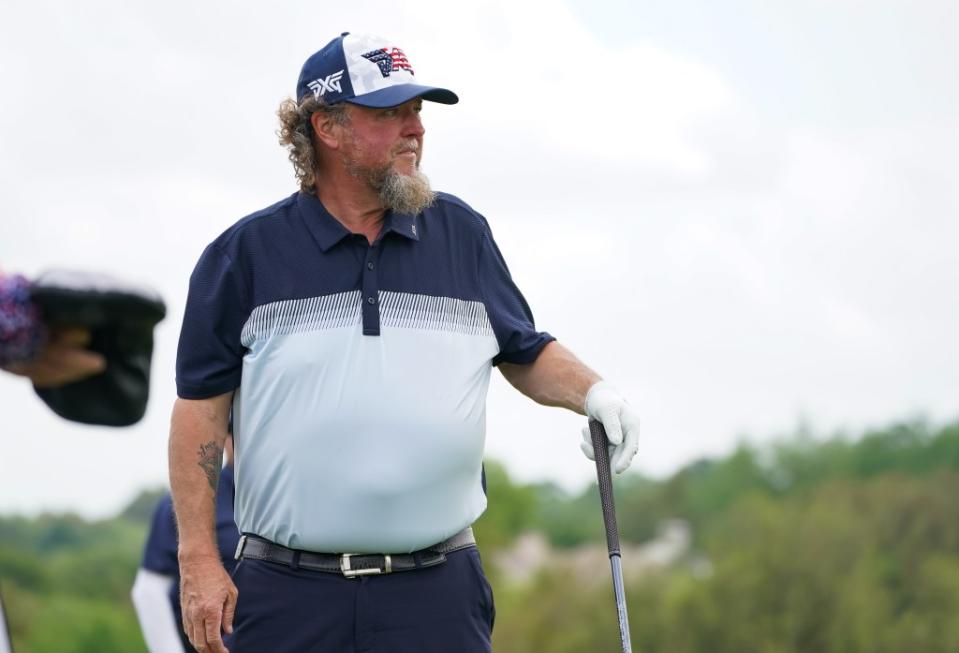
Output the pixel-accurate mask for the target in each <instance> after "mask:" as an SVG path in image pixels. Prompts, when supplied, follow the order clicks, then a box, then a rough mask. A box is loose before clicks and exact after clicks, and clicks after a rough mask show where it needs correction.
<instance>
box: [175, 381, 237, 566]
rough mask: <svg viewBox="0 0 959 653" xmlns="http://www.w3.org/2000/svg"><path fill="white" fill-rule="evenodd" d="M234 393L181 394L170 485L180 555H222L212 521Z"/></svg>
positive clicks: (181, 556) (177, 410)
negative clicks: (189, 396) (185, 396)
mask: <svg viewBox="0 0 959 653" xmlns="http://www.w3.org/2000/svg"><path fill="white" fill-rule="evenodd" d="M229 402H230V395H221V396H220V397H215V398H213V399H205V400H200V401H191V400H185V399H177V401H176V403H175V404H174V407H173V418H172V420H171V425H170V490H171V492H172V494H173V506H174V510H175V512H176V516H177V529H178V531H179V539H180V558H181V560H183V559H184V557H186V558H195V557H207V556H213V557H216V558H219V553H218V551H217V545H216V535H215V532H216V529H215V523H214V515H215V506H216V486H217V483H218V481H219V477H220V468H221V465H222V460H223V446H224V442H225V440H226V435H227V422H228V415H229Z"/></svg>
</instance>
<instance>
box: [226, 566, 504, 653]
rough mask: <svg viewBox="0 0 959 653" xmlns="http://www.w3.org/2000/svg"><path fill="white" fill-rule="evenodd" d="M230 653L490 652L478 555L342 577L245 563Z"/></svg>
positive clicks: (489, 617) (238, 580) (491, 610)
mask: <svg viewBox="0 0 959 653" xmlns="http://www.w3.org/2000/svg"><path fill="white" fill-rule="evenodd" d="M233 582H234V583H235V584H236V587H237V590H238V591H239V601H238V604H237V611H236V617H235V619H234V625H233V628H234V630H233V634H232V635H231V636H230V637H228V638H227V639H226V645H227V648H228V649H230V653H264V652H266V651H269V652H270V653H489V652H490V651H492V644H491V642H490V635H491V633H492V630H493V620H494V617H495V614H496V612H495V607H494V605H493V592H492V589H491V588H490V585H489V582H488V581H487V580H486V575H485V573H484V572H483V566H482V563H481V562H480V556H479V551H477V549H476V547H469V548H466V549H461V550H459V551H454V552H452V553H448V554H446V562H445V563H443V564H440V565H437V566H435V567H427V568H425V569H416V570H413V571H403V572H396V573H392V574H383V575H377V576H360V577H357V578H344V577H343V576H341V575H339V574H330V573H324V572H319V571H309V570H305V569H296V570H294V569H292V568H290V567H287V566H285V565H280V564H276V563H272V562H263V561H260V560H249V559H244V560H242V561H240V564H239V566H238V567H237V569H236V571H235V572H234V574H233Z"/></svg>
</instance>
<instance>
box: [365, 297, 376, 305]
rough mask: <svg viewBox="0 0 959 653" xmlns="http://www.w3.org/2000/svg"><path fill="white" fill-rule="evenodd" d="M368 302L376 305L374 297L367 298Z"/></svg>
mask: <svg viewBox="0 0 959 653" xmlns="http://www.w3.org/2000/svg"><path fill="white" fill-rule="evenodd" d="M366 301H367V302H369V303H370V304H375V303H376V300H375V299H373V298H372V297H367V299H366Z"/></svg>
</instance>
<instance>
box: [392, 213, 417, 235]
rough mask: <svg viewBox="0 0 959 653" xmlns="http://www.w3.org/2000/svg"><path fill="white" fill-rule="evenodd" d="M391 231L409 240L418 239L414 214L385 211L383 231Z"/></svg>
mask: <svg viewBox="0 0 959 653" xmlns="http://www.w3.org/2000/svg"><path fill="white" fill-rule="evenodd" d="M390 231H392V232H393V233H397V234H399V235H401V236H405V237H406V238H409V239H410V240H419V239H420V235H419V234H418V233H417V232H416V216H415V215H410V214H408V213H393V212H392V211H387V212H386V220H385V221H384V223H383V233H384V234H386V233H387V232H390Z"/></svg>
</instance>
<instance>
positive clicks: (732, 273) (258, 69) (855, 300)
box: [0, 0, 959, 516]
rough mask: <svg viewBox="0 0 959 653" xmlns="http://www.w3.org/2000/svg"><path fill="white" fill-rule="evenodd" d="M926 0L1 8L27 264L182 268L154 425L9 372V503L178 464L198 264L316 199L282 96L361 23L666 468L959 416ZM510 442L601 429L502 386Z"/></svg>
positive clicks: (25, 267) (540, 444) (949, 10)
mask: <svg viewBox="0 0 959 653" xmlns="http://www.w3.org/2000/svg"><path fill="white" fill-rule="evenodd" d="M957 6H959V5H956V4H955V3H953V2H947V1H941V2H933V1H922V0H911V1H909V0H901V1H899V0H896V1H890V0H872V1H870V2H865V1H861V0H809V1H807V2H802V3H798V2H785V1H784V0H782V1H779V2H770V1H768V0H766V1H762V0H730V1H728V2H724V3H714V2H708V1H707V0H674V1H673V2H669V3H636V2H631V1H627V0H622V1H620V2H615V1H607V2H595V1H590V0H577V1H575V2H545V1H540V0H534V1H531V2H515V3H514V2H507V1H506V0H503V1H490V2H472V3H468V5H465V4H464V3H453V2H441V1H439V0H437V1H435V2H433V1H426V2H404V3H382V2H359V1H356V0H351V2H348V3H346V2H344V3H316V2H313V3H306V2H278V3H274V4H273V5H272V6H271V7H270V8H269V9H265V7H266V5H265V4H263V3H242V2H200V3H192V2H190V3H188V2H184V1H182V0H171V1H169V2H164V3H157V2H151V3H142V2H119V1H117V2H97V1H86V2H83V3H75V2H69V1H66V0H63V1H59V2H44V1H36V2H30V3H4V5H3V7H2V9H0V60H2V61H3V65H2V68H0V76H2V77H0V79H2V85H3V86H2V88H3V102H2V103H0V197H2V201H3V212H2V214H0V266H2V267H3V269H4V270H5V271H6V272H22V273H25V274H28V275H32V274H36V273H37V272H39V271H41V270H43V269H45V268H49V267H73V268H83V269H96V270H103V271H107V272H111V273H114V274H117V275H120V276H123V277H124V278H130V279H134V280H140V281H143V282H146V283H149V284H151V285H153V286H155V287H156V288H157V289H158V290H159V291H160V292H161V293H162V294H163V295H164V297H165V298H166V301H167V304H168V317H167V319H166V321H164V322H163V323H162V324H161V325H160V327H159V328H158V330H157V334H156V335H157V341H156V351H155V357H154V362H153V365H154V367H153V388H152V398H151V401H150V406H149V410H148V413H147V417H146V418H145V419H144V420H143V422H142V423H141V424H139V425H137V426H136V427H133V428H130V429H123V430H111V429H103V428H91V427H83V426H78V425H72V424H68V423H66V422H63V421H61V420H59V419H58V418H56V417H55V416H54V415H53V414H52V413H51V412H49V411H48V410H47V409H46V408H45V406H44V405H43V404H42V403H41V402H40V401H39V400H38V399H36V398H35V397H34V396H33V393H32V390H31V389H30V387H29V385H28V384H27V383H26V382H24V381H22V380H20V379H15V378H13V377H10V376H8V375H3V377H2V378H0V512H26V513H33V512H36V511H38V510H41V509H55V510H66V509H70V510H77V511H79V512H81V513H82V514H84V515H87V516H104V515H108V514H111V513H112V512H114V511H115V510H117V509H118V508H119V507H120V506H121V505H123V504H124V503H125V502H126V501H128V500H129V499H130V498H131V497H132V496H133V495H134V494H135V493H136V492H137V490H138V489H139V488H141V487H144V486H156V485H161V484H164V483H165V482H166V438H167V425H168V420H169V413H170V407H171V405H172V402H173V400H174V397H175V387H174V383H173V366H174V357H175V350H176V342H177V336H178V332H179V327H180V321H181V319H182V313H183V305H184V301H185V294H186V288H187V281H188V277H189V274H190V272H191V270H192V268H193V265H194V263H195V262H196V259H197V257H198V256H199V254H200V252H201V251H202V249H203V247H204V246H205V245H206V244H207V243H208V242H209V241H210V240H211V239H213V238H214V237H215V236H216V235H218V234H219V233H220V232H221V231H223V230H224V229H225V228H226V227H228V226H229V225H230V224H232V223H233V222H234V221H236V220H237V219H239V218H240V217H242V216H244V215H246V214H248V213H251V212H253V211H254V210H257V209H259V208H262V207H264V206H267V205H269V204H272V203H273V202H275V201H276V200H278V199H280V198H281V197H284V196H286V195H288V194H290V193H291V192H293V191H294V190H295V188H296V186H295V182H294V179H293V175H292V169H291V167H290V165H289V163H288V162H287V161H286V158H285V153H284V151H283V150H282V149H281V148H280V147H279V146H278V145H277V143H276V137H275V135H274V130H275V129H276V119H275V110H276V106H277V104H278V103H279V101H280V100H281V99H282V98H284V97H286V96H288V95H291V94H292V93H293V91H294V87H295V82H296V79H297V76H298V74H299V68H300V66H301V65H302V62H303V61H304V60H305V59H306V57H308V56H309V55H310V54H312V53H313V52H314V51H315V50H317V49H319V48H320V47H322V46H323V45H324V44H325V43H326V42H327V41H328V40H329V39H331V38H332V37H334V36H336V35H338V34H339V33H340V32H342V31H353V32H373V33H379V34H383V35H386V36H389V37H390V38H392V39H394V40H395V41H396V42H397V44H398V45H399V46H400V47H402V48H403V49H404V50H405V52H406V54H407V55H408V56H409V59H410V61H411V63H412V65H413V67H414V69H415V71H416V75H417V77H418V78H419V79H420V80H421V81H422V82H424V83H429V84H435V85H440V86H447V87H449V88H452V89H453V90H455V91H456V92H457V93H458V94H459V96H460V99H461V101H460V103H459V104H458V105H456V106H452V107H448V106H442V105H428V106H427V107H426V110H425V111H424V120H425V123H426V127H427V134H426V156H425V159H424V171H425V172H426V173H427V174H428V175H429V176H430V178H431V179H432V181H433V185H434V187H436V188H438V189H440V190H444V191H448V192H451V193H453V194H455V195H458V196H460V197H462V198H463V199H464V200H466V201H467V202H468V203H469V204H471V205H472V206H473V207H474V208H475V209H477V210H478V211H480V212H481V213H483V214H484V215H485V216H486V217H487V218H488V219H489V221H490V223H491V225H492V227H493V232H494V235H495V236H496V238H497V240H498V242H499V244H500V247H501V249H502V250H503V252H504V255H505V256H506V258H507V261H508V262H509V264H510V267H511V269H512V272H513V276H514V278H515V279H516V280H517V282H518V284H519V286H520V287H521V288H522V289H523V291H524V293H525V294H526V297H527V299H528V301H529V303H530V304H531V306H532V308H533V311H534V313H535V315H536V319H537V323H538V325H539V326H540V327H541V328H544V329H546V330H548V331H550V332H551V333H553V334H554V335H556V336H557V337H558V338H559V339H560V340H561V341H562V342H564V343H565V344H567V345H568V346H569V347H571V348H572V349H573V350H574V351H576V352H577V353H578V354H579V355H580V356H581V357H582V358H583V359H584V360H585V361H586V362H588V363H589V364H590V365H592V366H593V367H594V368H595V369H597V370H598V371H599V372H600V373H601V374H603V375H604V376H605V377H606V378H607V379H609V380H610V381H611V382H613V383H614V384H616V385H617V386H619V387H620V388H621V389H622V391H623V392H624V393H625V394H626V395H627V397H628V398H629V400H630V402H631V403H632V404H634V405H635V406H636V408H637V410H638V411H639V414H640V416H641V419H642V435H641V447H640V453H639V455H638V457H637V459H636V462H635V464H634V466H635V468H636V469H638V470H640V471H642V472H645V473H649V474H655V475H663V474H667V473H669V472H671V471H673V470H675V469H676V468H677V467H679V466H680V465H682V464H684V463H687V462H689V461H691V460H693V459H695V458H697V457H699V456H703V455H718V454H723V453H725V452H727V451H729V450H730V449H731V448H732V447H734V446H735V444H736V442H737V441H738V439H739V438H741V437H743V436H748V437H749V438H750V439H752V440H754V441H757V442H760V441H762V440H764V439H767V438H770V437H774V436H776V435H777V434H782V433H786V432H789V431H790V430H791V429H792V428H793V427H794V426H795V425H796V424H797V422H798V421H799V420H800V419H801V418H803V419H805V420H807V421H808V422H809V423H811V424H812V425H813V427H814V428H815V429H817V430H819V431H823V432H831V431H834V430H836V429H848V430H852V431H855V430H857V429H859V428H863V427H866V426H870V425H872V426H879V425H884V424H886V423H888V422H890V421H892V420H896V419H900V418H906V417H910V416H914V415H919V414H922V415H926V416H929V417H930V418H932V419H933V420H935V421H940V422H941V421H945V420H951V419H955V418H956V417H959V338H957V337H956V334H957V333H959V301H957V290H959V260H957V256H959V255H957V243H959V219H957V218H959V156H957V151H959V82H957V75H956V62H957V61H959V27H957V26H959V10H957ZM488 410H489V414H488V438H487V442H488V452H489V455H491V456H493V457H495V458H498V459H500V460H502V461H504V462H505V463H506V464H507V467H508V468H509V470H510V471H511V472H512V473H513V474H514V475H515V476H516V477H517V478H519V479H522V480H534V479H535V480H541V479H552V480H555V481H558V482H560V483H562V484H563V485H564V486H566V487H567V488H570V489H578V488H580V487H581V486H582V485H583V484H585V483H586V482H588V481H589V479H590V478H591V477H592V475H593V474H594V471H593V468H592V466H591V464H590V463H588V461H586V460H585V458H583V457H582V454H581V453H580V452H579V449H578V437H579V435H578V430H579V426H580V423H581V419H580V418H579V417H577V416H575V415H573V414H571V413H564V412H562V411H559V410H556V409H547V408H542V407H539V406H536V405H534V404H532V403H531V402H529V401H528V400H526V399H525V398H523V397H521V396H519V395H518V394H516V393H515V391H513V390H512V389H511V388H509V387H508V385H507V384H506V383H505V381H503V379H502V377H500V376H499V375H498V374H497V375H495V376H494V381H493V385H492V386H491V389H490V397H489V407H488Z"/></svg>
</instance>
